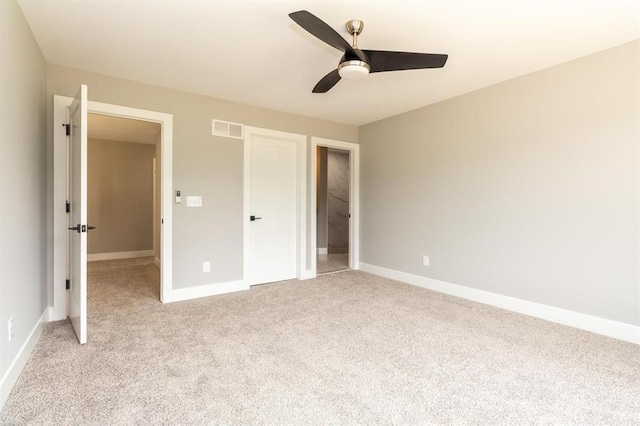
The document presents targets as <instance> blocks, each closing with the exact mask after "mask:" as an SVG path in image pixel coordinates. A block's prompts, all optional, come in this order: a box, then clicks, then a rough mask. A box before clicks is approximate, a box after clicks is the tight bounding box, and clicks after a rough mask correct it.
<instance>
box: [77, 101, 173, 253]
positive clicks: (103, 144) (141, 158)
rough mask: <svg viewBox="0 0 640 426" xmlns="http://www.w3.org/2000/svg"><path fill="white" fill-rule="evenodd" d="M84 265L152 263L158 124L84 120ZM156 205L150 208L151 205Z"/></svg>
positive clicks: (115, 119) (108, 118) (156, 233)
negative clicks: (142, 259) (148, 260)
mask: <svg viewBox="0 0 640 426" xmlns="http://www.w3.org/2000/svg"><path fill="white" fill-rule="evenodd" d="M88 118H89V119H88V123H89V127H88V141H87V175H88V192H87V206H88V222H89V223H90V224H91V225H93V226H95V227H96V229H95V230H93V231H91V232H90V233H89V235H88V245H87V257H88V260H89V261H102V260H116V259H131V258H139V257H151V258H157V259H158V263H159V261H160V252H159V250H158V247H157V245H155V246H154V242H156V241H157V240H159V234H160V228H159V226H158V223H159V206H158V204H157V200H158V199H159V196H158V195H159V194H157V193H156V192H157V190H158V188H159V187H160V185H159V180H158V179H160V178H161V175H160V173H157V172H156V171H155V170H154V164H155V159H156V158H157V156H158V154H159V152H160V140H159V137H160V124H159V123H153V122H149V121H141V120H134V119H128V118H120V117H112V116H108V115H101V114H91V113H90V114H88ZM154 201H155V202H154Z"/></svg>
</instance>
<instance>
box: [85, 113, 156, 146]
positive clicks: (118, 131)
mask: <svg viewBox="0 0 640 426" xmlns="http://www.w3.org/2000/svg"><path fill="white" fill-rule="evenodd" d="M88 119H89V126H88V132H89V133H88V136H89V137H90V138H92V139H104V140H110V141H122V142H134V143H150V144H155V143H156V141H157V140H158V135H159V134H160V124H159V123H151V122H149V121H142V120H131V119H128V118H119V117H111V116H108V115H100V114H89V116H88Z"/></svg>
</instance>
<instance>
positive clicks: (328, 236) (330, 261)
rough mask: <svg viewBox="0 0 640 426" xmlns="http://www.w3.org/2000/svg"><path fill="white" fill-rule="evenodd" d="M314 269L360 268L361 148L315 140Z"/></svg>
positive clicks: (312, 216)
mask: <svg viewBox="0 0 640 426" xmlns="http://www.w3.org/2000/svg"><path fill="white" fill-rule="evenodd" d="M310 164H311V168H312V169H311V173H310V176H311V212H312V214H311V215H310V216H311V270H312V276H316V275H317V274H322V273H328V272H335V271H340V270H347V269H358V268H359V256H360V253H359V244H360V234H359V227H360V225H359V215H360V204H359V199H360V182H359V176H360V147H359V145H358V144H354V143H349V142H342V141H336V140H331V139H323V138H315V137H314V138H311V162H310Z"/></svg>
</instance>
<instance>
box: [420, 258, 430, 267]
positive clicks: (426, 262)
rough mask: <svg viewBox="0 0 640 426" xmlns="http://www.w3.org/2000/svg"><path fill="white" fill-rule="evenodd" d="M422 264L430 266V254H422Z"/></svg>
mask: <svg viewBox="0 0 640 426" xmlns="http://www.w3.org/2000/svg"><path fill="white" fill-rule="evenodd" d="M422 266H429V256H422Z"/></svg>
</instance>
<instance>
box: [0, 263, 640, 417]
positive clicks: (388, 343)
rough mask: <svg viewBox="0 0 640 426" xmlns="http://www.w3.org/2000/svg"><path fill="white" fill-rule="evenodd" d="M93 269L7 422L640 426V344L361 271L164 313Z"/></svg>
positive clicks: (137, 273) (139, 285) (125, 275)
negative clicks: (81, 329) (81, 305)
mask: <svg viewBox="0 0 640 426" xmlns="http://www.w3.org/2000/svg"><path fill="white" fill-rule="evenodd" d="M157 283H158V271H157V269H156V268H155V266H153V265H152V264H150V263H148V262H147V261H144V260H143V261H128V262H114V261H110V262H99V263H92V264H91V265H90V289H89V343H88V344H87V345H85V346H80V345H78V344H77V341H76V338H75V336H74V334H73V331H72V329H71V326H70V325H69V323H68V322H66V321H62V322H58V323H52V324H49V325H48V326H47V328H46V331H45V333H44V335H43V336H42V338H41V339H40V342H39V343H38V345H37V347H36V348H35V350H34V352H33V355H32V357H31V360H30V361H29V363H28V365H27V366H26V368H25V370H24V372H23V374H22V376H21V377H20V379H19V381H18V383H17V385H16V386H15V388H14V390H13V392H12V394H11V396H10V397H9V400H8V401H7V403H6V405H5V407H4V409H3V410H2V412H1V413H0V423H2V424H55V425H58V424H59V425H63V424H64V425H98V424H99V425H105V424H118V425H119V424H234V425H236V424H270V425H276V424H290V425H302V424H323V425H324V424H402V425H416V424H473V425H477V424H505V425H522V424H561V425H568V424H575V425H595V424H598V425H600V424H609V425H632V424H640V347H639V346H637V345H632V344H629V343H624V342H620V341H616V340H613V339H609V338H606V337H602V336H597V335H594V334H590V333H587V332H582V331H578V330H574V329H571V328H568V327H563V326H560V325H556V324H552V323H548V322H545V321H541V320H537V319H533V318H529V317H525V316H522V315H518V314H513V313H509V312H506V311H502V310H499V309H495V308H491V307H488V306H485V305H481V304H477V303H472V302H467V301H464V300H460V299H456V298H453V297H448V296H444V295H440V294H437V293H433V292H429V291H426V290H423V289H420V288H416V287H411V286H408V285H404V284H400V283H397V282H394V281H391V280H387V279H383V278H379V277H375V276H372V275H369V274H366V273H362V272H357V271H348V272H344V273H340V274H330V275H325V276H322V277H320V278H318V279H315V280H310V281H303V282H298V281H289V282H282V283H277V284H268V285H262V286H258V287H254V288H252V289H251V290H250V291H246V292H240V293H235V294H227V295H222V296H216V297H210V298H206V299H200V300H194V301H188V302H179V303H173V304H167V305H162V304H160V303H159V302H158V285H157Z"/></svg>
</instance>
